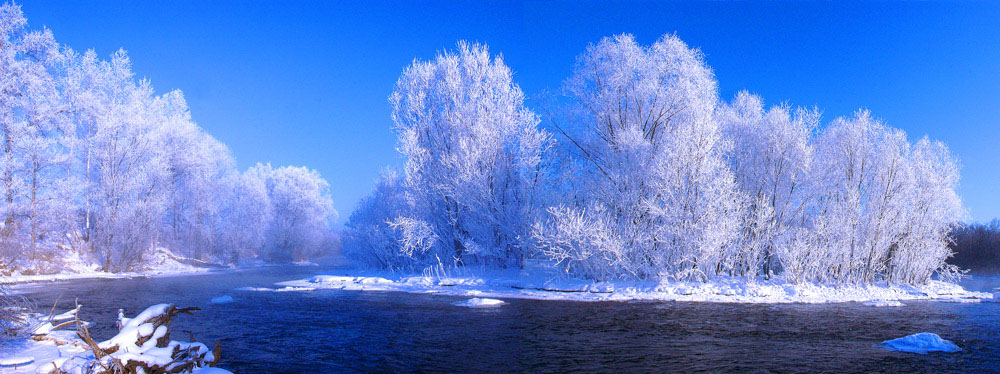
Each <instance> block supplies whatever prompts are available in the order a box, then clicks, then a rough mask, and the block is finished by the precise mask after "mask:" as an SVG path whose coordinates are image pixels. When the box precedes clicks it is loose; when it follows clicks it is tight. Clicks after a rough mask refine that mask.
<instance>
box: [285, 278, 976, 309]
mask: <svg viewBox="0 0 1000 374" xmlns="http://www.w3.org/2000/svg"><path fill="white" fill-rule="evenodd" d="M344 272H348V273H354V274H342V275H341V274H326V275H316V276H313V277H311V278H306V279H300V280H293V281H286V282H280V283H278V285H279V286H285V287H300V288H308V289H336V290H348V291H400V292H411V293H435V294H441V295H451V296H475V297H491V298H529V299H553V300H576V301H626V300H649V301H701V302H726V303H831V302H859V303H867V304H866V305H870V306H899V305H901V304H899V301H903V300H942V301H950V302H979V301H980V299H992V298H993V294H992V293H989V292H972V291H967V290H965V289H963V288H962V287H961V286H959V285H956V284H953V283H947V282H941V281H930V282H928V283H927V284H924V285H919V286H899V285H889V284H885V283H882V284H875V285H846V286H845V285H825V284H808V283H807V284H793V283H790V282H786V281H785V280H784V279H783V278H782V277H780V276H779V277H774V278H772V279H770V280H764V279H751V280H747V279H745V278H726V277H722V278H716V279H714V280H712V281H711V282H678V281H663V282H653V281H645V282H636V281H613V282H592V281H587V280H580V279H572V278H566V277H565V276H559V275H554V274H551V273H546V272H533V271H528V270H522V271H493V272H490V271H485V272H482V273H480V274H476V275H466V276H440V277H439V276H426V275H400V274H394V273H391V272H372V271H358V270H344Z"/></svg>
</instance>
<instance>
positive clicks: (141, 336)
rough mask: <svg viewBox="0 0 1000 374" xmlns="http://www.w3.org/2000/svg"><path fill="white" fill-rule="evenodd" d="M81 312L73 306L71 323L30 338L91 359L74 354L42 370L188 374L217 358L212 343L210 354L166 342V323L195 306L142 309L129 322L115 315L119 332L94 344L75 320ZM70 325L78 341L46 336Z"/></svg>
mask: <svg viewBox="0 0 1000 374" xmlns="http://www.w3.org/2000/svg"><path fill="white" fill-rule="evenodd" d="M80 309H81V306H80V305H79V304H77V306H76V308H75V309H73V310H72V311H70V312H72V313H73V319H72V320H69V321H66V322H63V323H60V324H58V325H55V326H52V325H51V322H46V325H47V326H43V327H44V329H43V330H42V331H41V332H40V333H36V335H35V336H34V337H33V339H34V340H36V341H50V342H53V343H55V344H56V345H57V346H62V345H67V344H69V345H73V346H75V347H78V348H81V349H84V350H86V351H89V352H91V353H92V355H90V354H88V355H85V356H73V357H71V358H66V359H59V360H56V361H53V362H51V363H45V364H44V365H45V366H44V367H45V370H47V371H46V372H50V373H86V374H173V373H191V372H198V370H201V369H204V368H210V367H215V365H216V364H218V362H219V358H220V357H221V356H220V353H221V345H220V344H219V342H216V344H215V348H214V349H212V350H209V349H208V347H207V346H205V345H204V344H202V343H197V342H178V341H172V340H170V323H171V322H173V320H174V318H175V317H177V316H178V315H181V314H188V315H194V314H193V313H192V312H193V311H196V310H199V308H197V307H190V308H178V307H176V306H174V305H172V304H159V305H153V306H151V307H149V308H146V310H144V311H143V312H142V313H139V314H138V315H137V316H135V317H134V318H124V316H123V315H121V314H120V320H121V322H120V324H119V332H118V334H117V335H115V336H114V337H112V338H111V339H108V340H105V341H103V342H97V341H95V340H94V338H93V337H92V336H91V335H90V331H89V330H88V329H87V325H88V323H87V322H84V321H82V320H80V318H79V311H80ZM70 312H67V313H63V314H68V313H70ZM51 314H52V313H50V315H51ZM49 319H52V317H49ZM74 324H75V325H76V326H77V331H76V335H77V337H78V338H79V341H70V340H66V339H61V338H58V337H54V336H49V335H48V334H49V333H50V332H52V331H53V330H56V329H59V328H61V327H66V326H69V325H74ZM36 331H37V330H36ZM189 334H190V333H189ZM191 337H192V340H194V339H193V338H194V336H193V335H191ZM49 366H51V368H50V367H49ZM40 368H41V367H40ZM213 370H215V372H218V373H228V371H224V370H221V369H213Z"/></svg>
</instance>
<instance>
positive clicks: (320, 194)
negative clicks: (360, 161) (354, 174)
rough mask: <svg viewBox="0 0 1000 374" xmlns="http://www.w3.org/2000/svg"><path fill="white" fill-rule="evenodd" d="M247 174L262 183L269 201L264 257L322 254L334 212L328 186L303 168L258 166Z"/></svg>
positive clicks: (279, 258)
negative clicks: (268, 220) (268, 219)
mask: <svg viewBox="0 0 1000 374" xmlns="http://www.w3.org/2000/svg"><path fill="white" fill-rule="evenodd" d="M247 174H248V178H251V179H256V180H257V181H263V183H264V186H265V187H266V189H267V196H268V198H267V199H268V201H269V202H270V208H269V209H268V212H269V214H270V225H269V226H268V227H267V229H266V231H265V234H264V250H265V254H266V255H267V256H269V257H270V258H273V259H277V260H284V261H287V260H302V259H306V258H309V257H312V256H314V255H316V254H318V253H319V252H321V250H322V249H323V248H322V246H323V245H324V244H325V240H326V239H327V233H328V232H329V230H330V222H331V221H332V220H334V219H336V217H337V212H336V211H335V210H334V209H333V200H332V199H331V198H330V195H329V191H328V190H329V188H330V186H329V184H328V183H327V182H326V181H325V180H324V179H323V178H322V177H320V175H319V173H318V172H316V171H315V170H310V169H308V168H305V167H293V166H286V167H280V168H272V167H271V165H270V164H257V165H256V166H254V167H253V168H251V169H250V170H248V171H247ZM256 183H260V182H256Z"/></svg>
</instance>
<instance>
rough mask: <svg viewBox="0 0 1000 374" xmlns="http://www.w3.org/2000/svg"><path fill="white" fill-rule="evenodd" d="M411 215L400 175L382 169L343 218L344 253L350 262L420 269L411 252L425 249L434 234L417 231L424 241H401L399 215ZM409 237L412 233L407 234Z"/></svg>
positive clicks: (386, 267)
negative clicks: (348, 213) (370, 187)
mask: <svg viewBox="0 0 1000 374" xmlns="http://www.w3.org/2000/svg"><path fill="white" fill-rule="evenodd" d="M410 216H412V213H411V210H410V204H409V203H408V202H407V200H406V189H405V188H404V187H403V180H402V176H400V175H399V173H397V172H395V171H393V170H391V169H386V170H384V171H383V172H382V174H381V175H379V178H378V180H377V181H376V182H375V189H374V190H373V191H372V192H371V193H370V194H369V195H367V196H365V197H363V198H362V199H361V201H360V202H358V205H357V206H356V207H355V208H354V211H353V212H352V213H351V216H350V218H349V219H348V220H347V224H346V225H345V226H346V227H347V230H346V232H345V234H344V238H343V241H344V254H345V255H346V256H347V257H348V258H349V259H351V260H353V261H354V262H356V263H358V264H361V265H365V266H370V267H375V268H382V269H389V270H407V271H414V270H421V268H420V267H421V265H423V264H421V263H417V262H416V261H414V254H415V253H424V252H426V251H428V250H429V249H430V248H429V244H431V243H434V242H435V241H436V238H435V237H433V236H432V233H428V234H424V235H420V238H427V240H426V241H425V242H413V241H408V242H404V240H405V239H406V238H404V236H403V231H402V230H399V228H401V227H402V226H401V225H399V222H398V219H399V217H410ZM411 237H412V236H411Z"/></svg>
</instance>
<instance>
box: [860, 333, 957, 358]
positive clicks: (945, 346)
mask: <svg viewBox="0 0 1000 374" xmlns="http://www.w3.org/2000/svg"><path fill="white" fill-rule="evenodd" d="M876 347H882V348H885V349H888V350H890V351H899V352H910V353H919V354H922V355H923V354H927V352H958V351H961V350H962V349H961V348H959V347H958V346H957V345H955V343H952V342H951V341H949V340H945V339H941V337H940V336H938V335H937V334H934V333H929V332H921V333H916V334H913V335H909V336H904V337H902V338H899V339H892V340H886V341H884V342H882V344H877V345H876Z"/></svg>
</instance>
